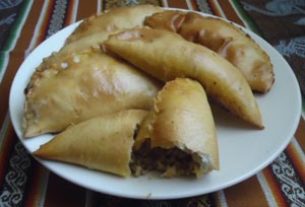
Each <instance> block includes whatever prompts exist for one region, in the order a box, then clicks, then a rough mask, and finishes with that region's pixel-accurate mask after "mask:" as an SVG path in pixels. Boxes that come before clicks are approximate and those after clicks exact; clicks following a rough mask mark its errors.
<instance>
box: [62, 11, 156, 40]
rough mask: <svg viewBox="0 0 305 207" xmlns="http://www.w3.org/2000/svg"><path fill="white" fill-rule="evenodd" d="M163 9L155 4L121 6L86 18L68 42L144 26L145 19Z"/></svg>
mask: <svg viewBox="0 0 305 207" xmlns="http://www.w3.org/2000/svg"><path fill="white" fill-rule="evenodd" d="M160 11H162V9H161V8H160V7H157V6H153V5H139V6H132V7H120V8H114V9H111V10H107V11H105V12H104V13H102V14H100V15H95V16H91V17H89V18H87V19H85V20H84V21H83V22H82V23H81V24H80V25H79V26H78V27H77V28H76V29H75V31H74V32H73V33H72V34H71V35H70V36H69V37H68V39H67V40H66V44H70V43H71V42H74V41H76V40H78V39H80V38H83V37H86V36H89V35H92V34H94V33H100V34H101V33H111V32H112V33H113V32H116V31H118V30H122V29H129V28H133V27H136V26H142V25H143V22H144V19H145V18H146V17H147V16H150V15H152V14H154V13H156V12H160Z"/></svg>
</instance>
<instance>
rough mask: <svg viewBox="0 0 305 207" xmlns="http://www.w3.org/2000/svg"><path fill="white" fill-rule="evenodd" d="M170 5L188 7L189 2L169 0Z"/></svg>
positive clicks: (181, 7)
mask: <svg viewBox="0 0 305 207" xmlns="http://www.w3.org/2000/svg"><path fill="white" fill-rule="evenodd" d="M167 2H168V7H173V8H180V9H188V7H187V4H186V2H185V1H184V0H179V1H177V0H168V1H167Z"/></svg>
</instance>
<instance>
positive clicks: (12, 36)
mask: <svg viewBox="0 0 305 207" xmlns="http://www.w3.org/2000/svg"><path fill="white" fill-rule="evenodd" d="M31 3H32V0H24V1H23V5H22V8H21V9H20V11H19V15H18V17H17V19H16V20H15V22H14V24H13V25H12V27H11V29H10V33H9V35H8V39H7V41H6V44H5V46H4V51H10V50H11V49H12V48H11V47H12V46H13V45H14V42H15V41H16V39H17V38H18V37H17V34H19V33H18V32H17V31H18V30H19V29H20V25H21V23H22V22H23V19H24V18H25V16H26V14H27V10H28V8H29V5H31Z"/></svg>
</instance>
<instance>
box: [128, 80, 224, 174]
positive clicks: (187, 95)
mask: <svg viewBox="0 0 305 207" xmlns="http://www.w3.org/2000/svg"><path fill="white" fill-rule="evenodd" d="M133 160H134V161H135V163H134V164H132V165H131V166H132V169H133V171H135V172H136V171H141V169H144V171H145V170H147V171H150V170H157V171H160V172H161V173H163V175H164V176H167V177H172V176H183V175H196V176H200V175H203V174H205V173H207V172H209V171H210V170H212V169H218V168H219V161H218V145H217V139H216V130H215V125H214V120H213V116H212V112H211V109H210V106H209V103H208V101H207V97H206V95H205V91H204V89H203V88H202V86H201V85H200V84H199V83H198V82H197V81H193V80H190V79H180V78H178V79H175V80H173V81H170V82H167V83H166V85H165V86H164V88H162V90H161V91H160V92H159V93H158V95H157V97H156V99H155V102H154V109H153V111H152V112H151V113H150V114H149V115H148V116H147V118H146V119H145V120H144V121H143V124H142V125H141V127H140V129H139V133H138V135H137V137H136V143H135V146H134V157H133ZM139 167H140V169H139ZM138 173H139V172H138Z"/></svg>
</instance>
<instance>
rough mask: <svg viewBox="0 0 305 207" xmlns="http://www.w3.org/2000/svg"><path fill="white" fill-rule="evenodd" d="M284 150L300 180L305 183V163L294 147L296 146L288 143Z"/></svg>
mask: <svg viewBox="0 0 305 207" xmlns="http://www.w3.org/2000/svg"><path fill="white" fill-rule="evenodd" d="M286 152H287V154H288V156H289V158H290V160H291V162H292V164H293V167H294V169H295V170H296V172H297V174H298V175H299V177H300V178H301V180H302V181H303V182H304V183H305V163H304V161H303V160H302V159H301V157H300V155H299V152H298V151H297V149H296V146H295V145H293V144H289V145H288V147H287V148H286Z"/></svg>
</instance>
